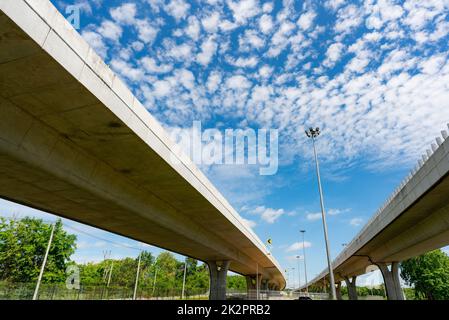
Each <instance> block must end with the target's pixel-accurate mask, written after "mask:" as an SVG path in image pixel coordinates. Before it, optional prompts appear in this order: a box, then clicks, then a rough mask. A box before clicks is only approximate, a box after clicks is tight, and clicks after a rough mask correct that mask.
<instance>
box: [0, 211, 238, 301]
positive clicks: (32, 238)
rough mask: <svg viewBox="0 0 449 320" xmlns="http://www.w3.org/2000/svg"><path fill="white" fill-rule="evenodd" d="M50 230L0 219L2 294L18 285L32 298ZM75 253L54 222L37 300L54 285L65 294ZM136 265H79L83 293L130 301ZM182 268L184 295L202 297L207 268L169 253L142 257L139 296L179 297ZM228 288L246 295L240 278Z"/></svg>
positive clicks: (133, 261)
mask: <svg viewBox="0 0 449 320" xmlns="http://www.w3.org/2000/svg"><path fill="white" fill-rule="evenodd" d="M51 228H52V225H49V224H46V223H44V222H43V221H42V220H40V219H35V218H24V219H22V220H6V219H3V218H0V284H2V285H1V287H2V288H9V287H10V288H14V287H15V286H17V285H19V283H23V285H25V286H28V285H29V287H30V288H28V289H29V290H28V289H27V293H26V295H27V296H28V295H29V294H30V292H31V293H32V290H33V289H34V283H35V281H36V279H37V276H38V274H39V271H40V267H41V265H42V261H43V258H44V255H45V250H46V248H47V244H48V240H49V237H50V233H51ZM75 249H76V236H75V235H71V234H68V233H67V232H66V231H64V229H63V226H62V223H61V221H60V220H58V221H57V223H56V227H55V233H54V236H53V241H52V245H51V248H50V252H49V256H48V260H47V264H46V268H45V272H44V276H43V286H42V294H44V291H45V290H44V288H47V287H48V286H47V287H46V286H44V284H45V283H48V284H49V286H53V285H54V288H59V289H58V290H59V291H61V290H63V289H64V288H65V280H66V274H65V270H66V267H67V266H68V265H69V264H74V263H75V262H72V261H70V256H71V255H72V254H73V253H74V252H75ZM137 264H138V257H137V258H124V259H106V260H104V261H101V262H97V263H93V262H90V263H85V264H78V267H79V271H80V284H81V286H82V288H83V292H92V295H93V296H97V297H98V295H100V296H101V297H104V296H105V294H107V295H108V296H111V295H114V293H117V294H118V296H123V294H125V295H127V296H128V297H129V296H130V295H132V292H133V288H134V284H135V281H136V274H137ZM185 264H186V266H187V268H186V279H185V280H186V281H185V294H186V295H187V296H189V295H197V294H206V293H207V291H208V289H209V269H208V266H207V265H206V264H204V263H201V262H198V261H197V260H195V259H192V258H186V260H185V261H178V260H176V258H175V256H174V255H173V254H172V253H170V252H162V253H160V254H159V256H158V257H157V259H155V257H154V256H153V255H152V254H151V253H150V252H147V251H143V252H141V263H140V272H139V285H138V290H139V291H140V292H143V293H144V294H146V295H152V294H153V290H154V295H155V296H164V295H167V294H168V295H173V294H175V295H176V294H177V295H180V293H181V289H182V284H183V278H184V266H185ZM155 280H156V281H155ZM227 287H228V288H229V289H234V290H238V291H245V290H246V279H245V277H243V276H240V275H232V276H228V278H227ZM52 288H53V287H48V290H49V292H50V294H52V295H53V294H54V292H53V291H54V290H53V289H52ZM106 288H107V290H106ZM5 290H6V289H5ZM8 290H9V289H8ZM11 290H12V289H11ZM92 290H93V291H92ZM0 291H1V290H0ZM28 291H29V292H28ZM11 292H12V291H11ZM61 292H62V291H61ZM106 292H107V293H106ZM72 294H73V293H72Z"/></svg>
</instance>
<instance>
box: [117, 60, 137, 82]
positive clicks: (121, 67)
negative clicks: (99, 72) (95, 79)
mask: <svg viewBox="0 0 449 320" xmlns="http://www.w3.org/2000/svg"><path fill="white" fill-rule="evenodd" d="M111 67H112V69H114V70H115V71H116V72H117V73H119V74H120V75H122V76H124V77H125V78H128V79H129V80H131V81H140V80H142V78H143V75H144V74H143V72H142V70H141V69H140V68H134V67H133V66H132V65H131V64H130V63H128V62H126V61H123V60H122V59H113V60H112V61H111Z"/></svg>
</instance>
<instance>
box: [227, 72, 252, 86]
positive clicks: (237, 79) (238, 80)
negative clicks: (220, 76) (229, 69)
mask: <svg viewBox="0 0 449 320" xmlns="http://www.w3.org/2000/svg"><path fill="white" fill-rule="evenodd" d="M226 86H227V87H228V88H229V89H247V88H249V87H251V82H250V81H249V80H248V79H247V78H245V77H244V76H242V75H236V76H232V77H230V78H228V79H227V80H226Z"/></svg>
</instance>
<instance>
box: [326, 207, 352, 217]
mask: <svg viewBox="0 0 449 320" xmlns="http://www.w3.org/2000/svg"><path fill="white" fill-rule="evenodd" d="M349 211H351V209H329V210H327V213H328V214H329V215H331V216H336V215H339V214H341V213H346V212H349Z"/></svg>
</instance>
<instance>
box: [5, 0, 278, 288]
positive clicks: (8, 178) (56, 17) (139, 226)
mask: <svg viewBox="0 0 449 320" xmlns="http://www.w3.org/2000/svg"><path fill="white" fill-rule="evenodd" d="M171 158H175V159H178V161H177V163H175V164H174V163H171V162H170V159H171ZM0 196H1V197H3V198H5V199H9V200H12V201H15V202H18V203H22V204H25V205H28V206H31V207H34V208H37V209H40V210H44V211H47V212H50V213H54V214H57V215H60V216H63V217H66V218H69V219H73V220H76V221H79V222H82V223H86V224H89V225H92V226H95V227H99V228H102V229H105V230H108V231H111V232H114V233H117V234H121V235H124V236H127V237H130V238H133V239H136V240H139V241H142V242H145V243H149V244H153V245H156V246H159V247H161V248H166V249H169V250H172V251H174V252H178V253H181V254H184V255H187V256H190V257H194V258H196V259H199V260H202V261H206V262H207V261H229V262H230V264H229V269H230V270H232V271H235V272H238V273H241V274H244V275H252V274H256V270H259V273H260V274H261V275H262V277H263V278H264V279H266V280H269V282H270V285H272V286H273V287H276V288H278V289H282V288H283V287H284V286H285V278H284V276H283V274H282V271H281V270H282V269H281V267H280V266H279V264H278V263H277V262H276V260H275V259H274V258H273V256H271V255H269V254H268V250H267V249H266V248H265V246H264V244H263V242H261V241H260V239H259V238H258V237H257V236H256V235H255V234H254V232H253V231H252V230H251V229H249V228H248V227H246V225H245V224H244V223H243V221H242V219H241V217H240V216H239V214H238V213H237V212H236V211H235V210H234V209H233V208H232V207H231V205H230V204H229V203H228V202H227V201H226V199H225V198H224V197H223V196H222V195H221V194H220V193H219V192H218V191H217V189H216V188H215V187H214V186H213V185H212V184H211V183H210V182H209V181H208V179H207V178H206V177H205V176H204V175H203V174H202V173H201V172H200V171H199V170H198V169H197V168H196V167H195V165H194V164H193V163H192V162H191V161H190V159H188V158H187V157H186V156H184V155H183V154H181V153H177V152H176V151H175V149H174V144H173V142H172V141H170V139H169V138H168V136H167V134H166V133H165V132H164V129H163V128H162V127H161V126H160V125H159V123H158V122H157V121H156V120H155V119H154V118H153V117H152V116H151V115H150V114H149V113H148V112H147V110H146V109H145V108H144V107H143V106H142V105H141V104H140V102H139V101H138V100H137V99H136V98H135V97H134V96H133V94H132V93H131V92H130V90H129V89H128V88H127V87H126V86H125V84H124V83H123V82H122V81H121V80H120V79H119V78H118V77H117V76H116V75H115V74H114V73H113V72H112V71H111V70H110V69H109V68H108V67H107V66H106V65H105V63H104V62H103V61H102V60H101V59H100V58H99V57H98V56H97V55H96V54H95V52H94V51H93V49H92V48H90V47H89V45H88V44H87V43H86V42H85V41H84V40H83V39H82V38H81V36H80V35H79V34H78V33H77V32H76V31H75V30H74V29H73V28H72V26H71V25H70V24H69V23H68V22H67V21H66V20H65V19H64V17H63V16H62V15H61V14H60V13H59V12H58V11H57V10H56V9H55V8H54V7H53V5H52V4H51V3H50V2H49V1H48V0H2V1H0ZM217 285H218V286H220V285H221V283H217Z"/></svg>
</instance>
